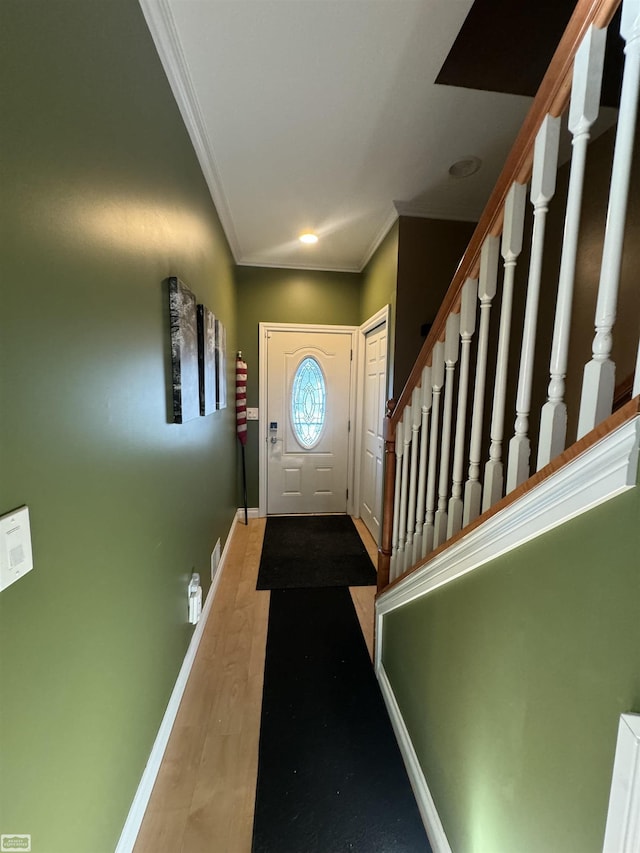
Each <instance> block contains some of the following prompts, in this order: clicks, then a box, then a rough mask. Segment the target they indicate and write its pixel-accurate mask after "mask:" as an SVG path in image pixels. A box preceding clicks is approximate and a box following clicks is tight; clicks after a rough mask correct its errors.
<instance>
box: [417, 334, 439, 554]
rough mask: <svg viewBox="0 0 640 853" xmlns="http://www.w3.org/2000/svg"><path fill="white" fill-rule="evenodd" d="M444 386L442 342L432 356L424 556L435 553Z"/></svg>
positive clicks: (423, 536)
mask: <svg viewBox="0 0 640 853" xmlns="http://www.w3.org/2000/svg"><path fill="white" fill-rule="evenodd" d="M443 385H444V344H443V343H442V341H438V343H437V344H436V345H435V346H434V348H433V353H432V355H431V392H432V408H431V433H430V436H429V464H428V472H427V509H426V514H425V521H424V527H423V528H422V556H423V557H426V555H427V554H429V553H430V552H431V551H433V533H434V527H433V521H434V516H435V508H436V476H437V466H438V456H439V447H438V431H439V429H440V393H441V391H442V386H443Z"/></svg>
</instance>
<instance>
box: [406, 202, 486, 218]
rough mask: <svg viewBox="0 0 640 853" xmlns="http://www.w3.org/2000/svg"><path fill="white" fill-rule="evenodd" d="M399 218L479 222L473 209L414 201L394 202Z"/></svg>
mask: <svg viewBox="0 0 640 853" xmlns="http://www.w3.org/2000/svg"><path fill="white" fill-rule="evenodd" d="M393 205H394V207H395V209H396V211H397V215H398V216H414V217H416V218H418V219H445V220H447V221H449V222H477V221H478V218H479V217H478V213H477V211H475V210H474V211H472V210H471V209H466V210H461V209H460V208H455V209H454V208H452V207H449V208H448V207H439V206H438V205H430V204H419V203H415V202H412V201H394V203H393Z"/></svg>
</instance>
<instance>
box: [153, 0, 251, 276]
mask: <svg viewBox="0 0 640 853" xmlns="http://www.w3.org/2000/svg"><path fill="white" fill-rule="evenodd" d="M138 2H139V3H140V8H141V9H142V14H143V15H144V18H145V20H146V22H147V26H148V27H149V31H150V33H151V37H152V38H153V42H154V44H155V46H156V50H157V51H158V56H159V57H160V62H161V63H162V67H163V68H164V72H165V74H166V75H167V80H168V81H169V85H170V87H171V91H172V92H173V97H174V98H175V100H176V103H177V105H178V109H179V110H180V114H181V116H182V120H183V121H184V123H185V127H186V128H187V132H188V134H189V137H190V139H191V143H192V145H193V148H194V150H195V153H196V157H197V158H198V162H199V164H200V168H201V169H202V174H203V175H204V179H205V181H206V183H207V186H208V188H209V192H210V193H211V198H212V199H213V203H214V205H215V208H216V211H217V214H218V216H219V218H220V222H221V224H222V228H223V230H224V233H225V236H226V238H227V242H228V243H229V247H230V249H231V253H232V255H233V258H234V260H235V261H236V263H237V262H238V258H240V257H241V256H242V250H241V248H240V242H239V240H238V235H237V232H236V228H235V225H234V222H233V217H232V216H231V208H230V206H229V202H228V200H227V195H226V193H225V190H224V186H223V184H222V179H221V177H220V170H219V169H218V165H217V163H216V160H215V156H214V154H213V149H212V146H211V141H210V139H209V135H208V133H207V129H206V125H205V122H204V118H203V116H202V110H201V109H200V104H199V102H198V98H197V97H196V93H195V88H194V85H193V81H192V80H191V75H190V74H189V68H188V66H187V62H186V59H185V56H184V52H183V50H182V44H181V42H180V37H179V35H178V29H177V26H176V22H175V19H174V17H173V14H172V12H171V8H170V6H169V3H168V0H138Z"/></svg>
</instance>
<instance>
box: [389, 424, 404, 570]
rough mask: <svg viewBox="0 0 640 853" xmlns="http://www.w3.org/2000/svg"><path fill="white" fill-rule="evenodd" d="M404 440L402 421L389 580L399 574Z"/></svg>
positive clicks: (397, 439) (398, 441)
mask: <svg viewBox="0 0 640 853" xmlns="http://www.w3.org/2000/svg"><path fill="white" fill-rule="evenodd" d="M403 455H404V441H403V437H402V421H400V422H399V423H398V425H397V426H396V485H395V490H394V493H393V531H392V534H391V565H390V567H389V580H395V578H396V577H397V576H398V574H399V572H398V541H399V531H400V481H401V479H402V457H403Z"/></svg>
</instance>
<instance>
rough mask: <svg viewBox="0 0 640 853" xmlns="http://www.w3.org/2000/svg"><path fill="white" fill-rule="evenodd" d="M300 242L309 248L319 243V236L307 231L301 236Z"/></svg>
mask: <svg viewBox="0 0 640 853" xmlns="http://www.w3.org/2000/svg"><path fill="white" fill-rule="evenodd" d="M299 240H300V242H301V243H306V244H307V245H308V246H310V245H312V244H313V243H317V242H318V235H317V234H312V232H311V231H306V232H305V233H304V234H301V235H300V237H299Z"/></svg>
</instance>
